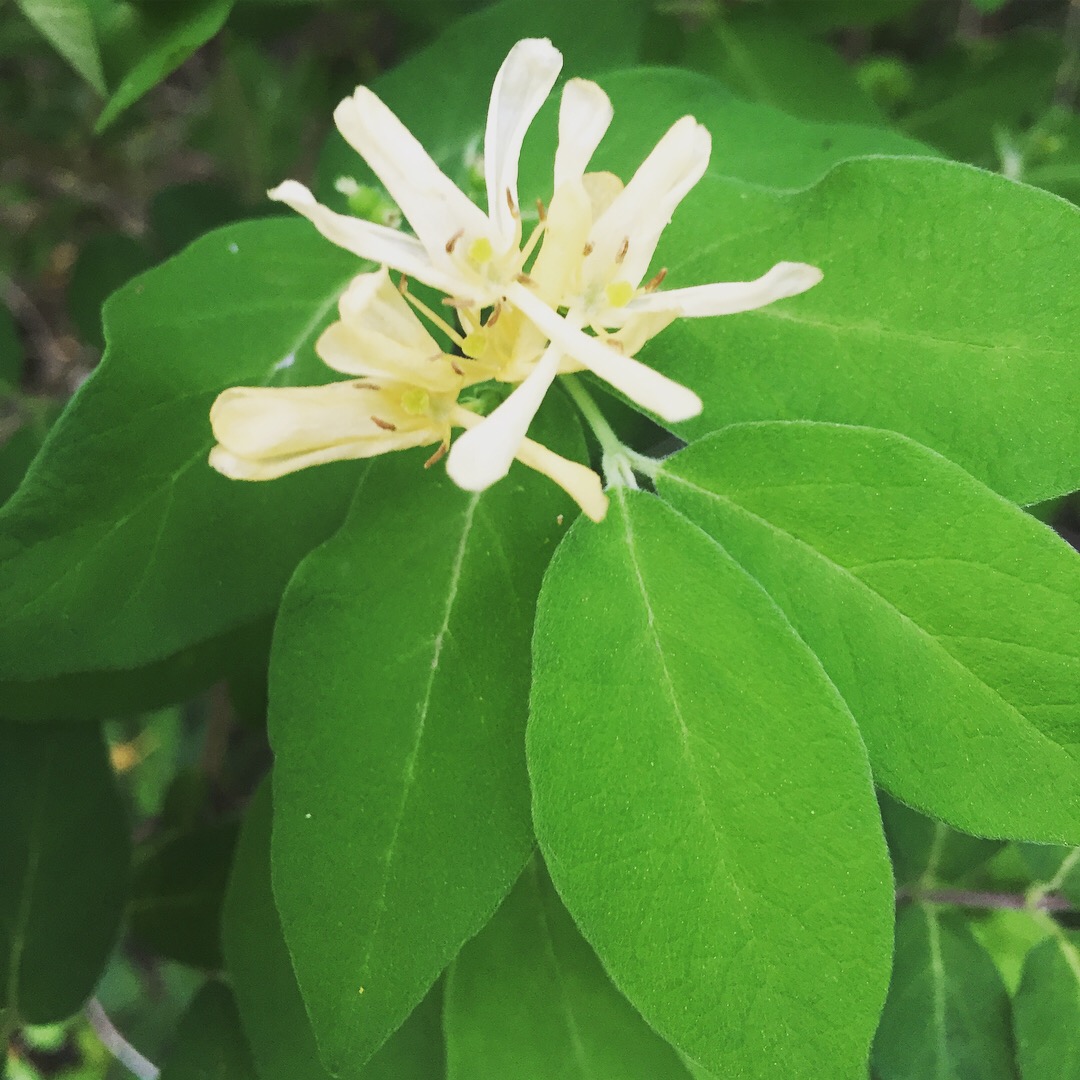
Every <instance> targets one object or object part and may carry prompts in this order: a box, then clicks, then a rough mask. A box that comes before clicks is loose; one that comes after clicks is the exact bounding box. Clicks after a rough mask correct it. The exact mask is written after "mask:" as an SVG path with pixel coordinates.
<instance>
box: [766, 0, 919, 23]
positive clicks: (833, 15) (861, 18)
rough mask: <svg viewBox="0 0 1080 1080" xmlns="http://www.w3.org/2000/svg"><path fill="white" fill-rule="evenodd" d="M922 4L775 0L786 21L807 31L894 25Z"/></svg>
mask: <svg viewBox="0 0 1080 1080" xmlns="http://www.w3.org/2000/svg"><path fill="white" fill-rule="evenodd" d="M922 3H924V0H811V2H808V0H776V2H775V3H774V5H773V7H774V9H775V10H776V12H777V13H778V14H779V15H782V16H783V17H784V18H785V20H790V21H791V22H794V23H795V24H796V25H802V26H805V27H806V28H807V29H808V30H834V29H837V28H839V27H843V26H876V25H878V24H879V23H885V22H894V21H896V20H898V19H902V18H904V17H905V16H906V15H908V14H909V13H910V12H911V11H913V10H914V9H915V8H917V7H918V6H919V5H920V4H922Z"/></svg>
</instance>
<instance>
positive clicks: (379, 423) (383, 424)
mask: <svg viewBox="0 0 1080 1080" xmlns="http://www.w3.org/2000/svg"><path fill="white" fill-rule="evenodd" d="M371 422H372V423H373V424H374V425H375V426H376V427H378V428H382V429H383V431H397V424H391V423H390V421H389V420H382V419H380V418H379V417H378V416H373V417H372V418H371Z"/></svg>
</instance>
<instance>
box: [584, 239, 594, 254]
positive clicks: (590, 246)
mask: <svg viewBox="0 0 1080 1080" xmlns="http://www.w3.org/2000/svg"><path fill="white" fill-rule="evenodd" d="M594 247H596V245H595V244H594V243H593V242H592V241H591V240H590V241H589V242H588V243H587V244H586V245H585V247H584V248H582V251H581V254H582V255H591V254H592V252H593V248H594Z"/></svg>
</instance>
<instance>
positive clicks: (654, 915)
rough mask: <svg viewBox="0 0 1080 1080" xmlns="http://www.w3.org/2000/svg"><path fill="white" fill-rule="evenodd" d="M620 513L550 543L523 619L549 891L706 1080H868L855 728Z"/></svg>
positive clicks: (866, 822)
mask: <svg viewBox="0 0 1080 1080" xmlns="http://www.w3.org/2000/svg"><path fill="white" fill-rule="evenodd" d="M613 496H614V498H613V502H612V506H611V509H610V510H609V512H608V516H607V518H606V519H605V520H604V522H603V523H602V524H600V525H596V526H594V525H590V526H588V527H587V528H586V527H581V526H579V527H577V528H575V529H574V530H572V531H571V533H570V534H569V536H568V537H567V539H566V540H565V541H564V543H563V544H562V545H560V548H559V551H558V553H557V555H556V557H555V559H554V560H553V562H552V565H551V568H550V570H549V572H548V574H547V576H546V578H545V581H544V588H543V592H542V594H541V600H540V604H539V609H538V614H537V627H536V635H535V638H534V653H533V668H534V674H533V694H532V712H531V719H530V724H529V735H528V749H529V772H530V776H531V779H532V783H533V816H534V820H535V824H536V831H537V836H538V838H539V840H540V843H541V847H542V849H543V851H544V854H545V857H546V859H547V864H548V866H549V868H550V870H551V876H552V879H553V880H554V882H555V885H556V887H557V888H558V890H559V892H560V894H561V895H562V897H563V899H564V901H565V903H566V905H567V907H568V908H569V909H570V911H571V913H572V914H573V916H574V918H575V920H576V921H577V923H578V925H579V926H580V927H581V929H582V932H583V933H584V934H585V936H586V938H588V940H589V941H590V942H591V943H592V945H593V946H594V948H595V949H596V950H597V952H598V953H599V955H600V957H601V959H602V960H603V961H604V964H605V966H606V968H607V969H608V971H609V972H610V973H611V976H612V978H613V979H614V980H615V983H616V985H618V986H619V988H620V989H621V990H622V991H623V992H624V993H625V994H626V996H627V997H628V998H629V999H630V1001H631V1002H632V1003H633V1004H634V1005H635V1006H636V1007H637V1008H638V1009H640V1011H641V1012H642V1014H643V1015H644V1016H645V1018H646V1019H647V1020H648V1021H649V1023H650V1024H651V1025H652V1026H653V1027H655V1028H656V1030H657V1031H659V1032H660V1033H661V1035H663V1036H664V1037H665V1038H667V1039H669V1040H670V1041H671V1042H672V1043H674V1045H675V1046H676V1047H677V1048H678V1049H680V1050H681V1051H682V1052H683V1053H685V1054H687V1055H688V1056H689V1057H691V1058H693V1059H694V1060H696V1061H697V1062H699V1063H700V1064H701V1065H702V1066H703V1067H704V1068H706V1069H708V1070H710V1071H712V1072H714V1073H716V1074H717V1075H718V1076H731V1075H736V1074H737V1075H739V1076H740V1077H746V1078H748V1080H750V1078H754V1077H763V1078H764V1077H774V1076H776V1075H777V1074H778V1073H781V1074H782V1075H784V1076H786V1077H791V1078H793V1080H794V1078H802V1077H807V1078H809V1077H819V1076H822V1075H828V1076H836V1077H840V1076H843V1077H854V1076H859V1075H863V1073H864V1062H865V1055H866V1048H867V1045H868V1043H869V1041H870V1036H871V1034H872V1032H873V1029H874V1025H875V1023H876V1021H877V1016H878V1010H879V1007H880V1002H881V1000H882V998H883V996H884V989H885V982H886V978H887V976H886V972H887V968H888V956H889V936H890V928H891V920H892V910H893V891H892V875H891V872H890V870H889V867H888V863H887V860H886V857H885V850H884V843H883V841H882V837H881V825H880V819H879V818H878V813H877V805H876V802H875V800H874V796H873V790H872V788H871V786H870V782H869V776H868V769H867V765H866V759H865V755H864V750H863V748H862V744H861V742H860V741H859V738H858V735H857V733H856V731H855V726H854V724H853V722H852V720H851V717H850V715H849V714H848V713H847V711H846V710H845V709H844V707H843V704H842V703H841V702H840V701H839V699H838V697H837V696H836V693H835V691H834V690H833V688H832V687H831V686H830V685H829V683H828V680H827V679H826V678H825V677H824V675H823V673H822V672H821V669H820V668H819V667H818V665H817V664H816V662H815V661H814V659H813V657H812V656H810V654H809V653H808V652H807V650H806V648H805V646H803V644H802V643H801V642H800V641H799V640H798V638H797V637H796V636H795V634H794V633H793V632H792V630H791V628H790V626H789V625H788V624H787V623H786V621H785V620H784V619H783V617H782V616H781V615H780V614H779V612H778V611H777V609H776V608H775V606H774V605H773V604H772V603H771V602H770V601H769V600H768V598H767V597H766V596H765V595H764V594H763V593H762V592H761V590H760V589H759V588H758V587H757V586H756V585H755V584H754V583H753V582H752V581H751V580H750V579H749V578H748V577H747V576H746V575H745V574H744V573H743V572H742V571H741V570H740V569H739V568H738V567H737V566H736V565H735V564H734V563H733V562H732V561H731V559H730V558H729V557H728V556H727V555H726V554H725V553H724V552H723V550H722V549H721V548H720V547H719V546H718V545H716V544H715V543H713V542H712V541H711V540H709V538H708V537H706V536H705V535H704V534H703V533H701V532H700V530H698V529H696V528H695V527H694V526H693V525H691V524H690V522H688V521H687V520H686V519H685V518H682V517H680V516H679V515H678V514H676V513H675V512H674V511H672V510H671V509H670V508H668V507H666V506H665V505H664V504H663V503H661V502H660V500H659V499H656V498H654V497H652V496H649V495H644V494H637V493H634V492H628V491H627V490H626V489H623V488H617V489H615V490H614V491H613ZM826 912H827V914H825V913H826ZM795 1001H797V1002H798V1003H799V1004H798V1008H797V1009H793V1008H792V1002H795Z"/></svg>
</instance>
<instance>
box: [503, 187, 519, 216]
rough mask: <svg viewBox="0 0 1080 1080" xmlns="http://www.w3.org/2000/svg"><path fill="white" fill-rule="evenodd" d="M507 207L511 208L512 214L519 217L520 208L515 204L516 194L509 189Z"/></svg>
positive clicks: (507, 190)
mask: <svg viewBox="0 0 1080 1080" xmlns="http://www.w3.org/2000/svg"><path fill="white" fill-rule="evenodd" d="M506 205H507V206H509V207H510V213H511V214H513V215H514V217H517V216H518V208H517V206H516V204H515V203H514V193H513V192H512V191H511V190H510V189H509V188H507V189H506Z"/></svg>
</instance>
